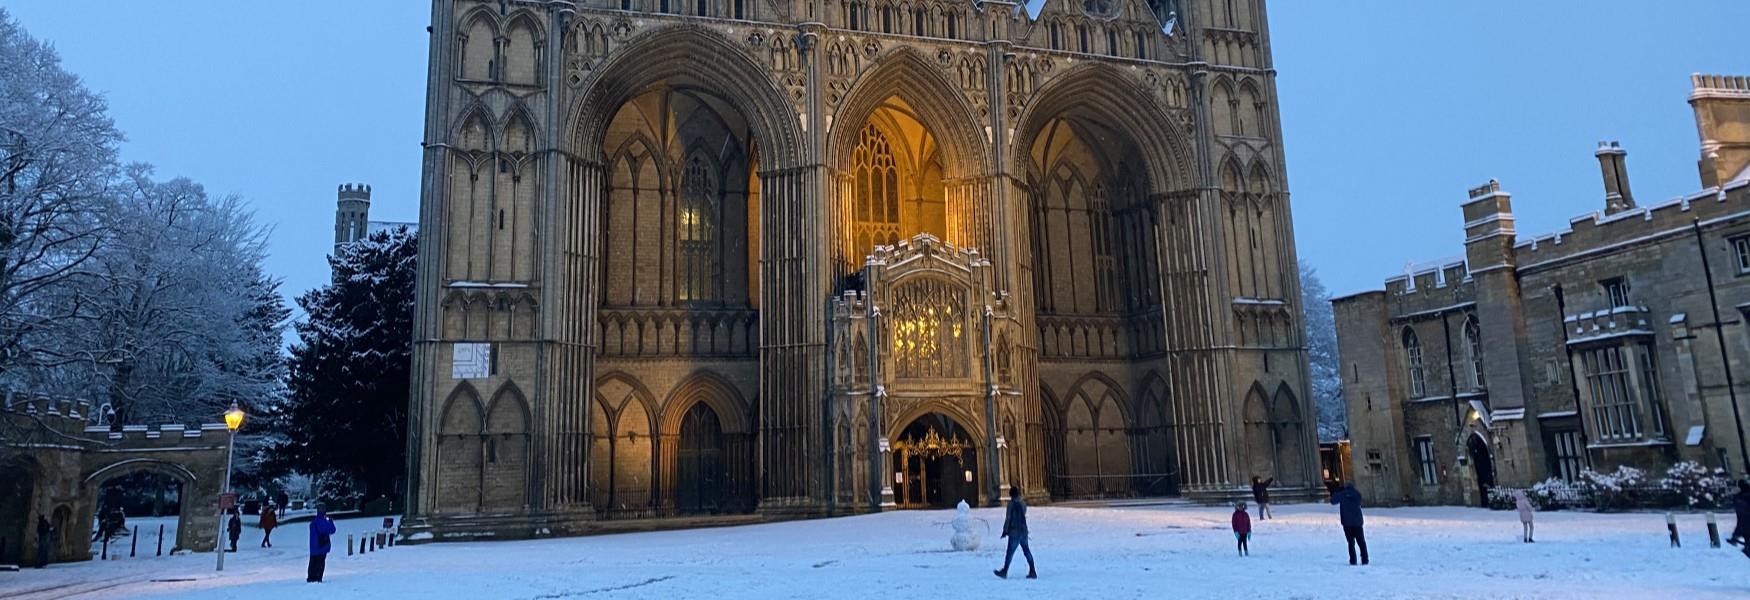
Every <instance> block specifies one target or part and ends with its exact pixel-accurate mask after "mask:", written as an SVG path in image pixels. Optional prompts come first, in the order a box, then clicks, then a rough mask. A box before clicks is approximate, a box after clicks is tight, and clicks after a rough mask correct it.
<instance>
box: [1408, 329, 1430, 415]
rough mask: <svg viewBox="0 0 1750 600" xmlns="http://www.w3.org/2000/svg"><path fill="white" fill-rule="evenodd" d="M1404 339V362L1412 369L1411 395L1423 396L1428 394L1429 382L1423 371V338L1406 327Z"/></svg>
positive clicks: (1412, 396) (1414, 396)
mask: <svg viewBox="0 0 1750 600" xmlns="http://www.w3.org/2000/svg"><path fill="white" fill-rule="evenodd" d="M1403 339H1404V364H1405V365H1406V366H1407V367H1408V368H1409V371H1410V373H1409V375H1410V397H1411V398H1421V397H1423V396H1426V395H1428V383H1427V380H1426V378H1425V375H1424V373H1423V372H1422V340H1421V338H1418V337H1416V330H1414V329H1410V328H1409V327H1405V328H1404V336H1403Z"/></svg>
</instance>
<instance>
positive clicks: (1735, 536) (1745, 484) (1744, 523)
mask: <svg viewBox="0 0 1750 600" xmlns="http://www.w3.org/2000/svg"><path fill="white" fill-rule="evenodd" d="M1732 512H1733V513H1735V514H1737V515H1738V523H1737V525H1735V526H1733V527H1732V537H1731V538H1728V539H1727V540H1726V541H1727V542H1730V543H1731V544H1732V545H1733V546H1743V547H1744V556H1750V480H1739V481H1738V495H1737V496H1733V497H1732ZM39 527H40V526H39Z"/></svg>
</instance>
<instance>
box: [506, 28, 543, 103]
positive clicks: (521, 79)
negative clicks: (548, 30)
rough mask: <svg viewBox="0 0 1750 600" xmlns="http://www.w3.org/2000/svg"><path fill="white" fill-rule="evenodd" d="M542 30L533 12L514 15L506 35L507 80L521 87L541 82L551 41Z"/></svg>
mask: <svg viewBox="0 0 1750 600" xmlns="http://www.w3.org/2000/svg"><path fill="white" fill-rule="evenodd" d="M542 31H543V28H542V27H541V23H540V21H539V20H538V19H536V18H535V16H534V13H533V12H532V11H529V10H521V11H518V12H516V13H514V14H512V15H511V17H510V19H509V20H508V21H507V25H506V27H505V36H504V38H505V41H504V67H503V73H504V77H503V79H504V81H506V82H507V83H511V84H518V85H535V84H537V83H539V82H540V79H541V70H542V62H543V60H544V58H545V56H544V55H545V46H546V39H547V38H546V36H545V35H544V34H543V33H542Z"/></svg>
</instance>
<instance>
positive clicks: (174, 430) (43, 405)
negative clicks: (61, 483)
mask: <svg viewBox="0 0 1750 600" xmlns="http://www.w3.org/2000/svg"><path fill="white" fill-rule="evenodd" d="M0 414H3V415H5V416H10V417H14V418H20V422H29V421H31V420H34V421H35V422H37V423H40V424H41V426H43V427H47V428H49V429H51V430H53V431H55V432H56V433H58V434H60V435H64V436H68V437H74V438H80V439H83V440H85V441H88V442H96V443H102V444H107V445H114V444H118V443H121V444H132V445H135V446H149V447H165V446H176V445H179V444H191V445H204V444H214V443H219V444H222V443H225V442H226V438H227V436H228V435H229V433H230V432H228V431H227V430H226V429H225V424H224V423H202V424H199V425H194V426H189V425H183V424H180V423H178V424H167V425H158V426H156V427H153V426H149V425H103V424H100V423H99V422H98V421H97V420H96V416H97V415H94V414H92V409H91V401H90V400H78V399H72V398H56V397H52V396H48V395H43V394H25V393H20V392H7V393H6V394H4V400H0Z"/></svg>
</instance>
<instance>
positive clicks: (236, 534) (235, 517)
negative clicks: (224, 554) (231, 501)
mask: <svg viewBox="0 0 1750 600" xmlns="http://www.w3.org/2000/svg"><path fill="white" fill-rule="evenodd" d="M225 534H226V535H227V537H230V538H231V551H232V552H236V551H237V538H241V537H243V517H242V515H240V514H238V512H237V509H235V508H233V509H231V520H230V521H229V522H227V523H225Z"/></svg>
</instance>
